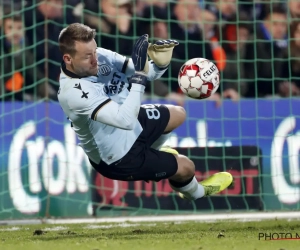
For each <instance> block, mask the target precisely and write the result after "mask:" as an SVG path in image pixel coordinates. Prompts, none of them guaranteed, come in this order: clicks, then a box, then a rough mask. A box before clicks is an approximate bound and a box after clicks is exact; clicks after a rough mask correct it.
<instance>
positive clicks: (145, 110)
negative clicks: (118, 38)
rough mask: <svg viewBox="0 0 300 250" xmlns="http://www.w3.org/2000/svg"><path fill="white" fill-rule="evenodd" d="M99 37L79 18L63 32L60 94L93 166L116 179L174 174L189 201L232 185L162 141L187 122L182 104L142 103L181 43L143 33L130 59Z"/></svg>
mask: <svg viewBox="0 0 300 250" xmlns="http://www.w3.org/2000/svg"><path fill="white" fill-rule="evenodd" d="M94 38H95V31H94V30H93V29H91V28H90V27H88V26H86V25H83V24H79V23H74V24H71V25H69V26H68V27H66V28H64V29H63V30H62V31H61V33H60V35H59V39H58V40H59V47H60V50H61V52H62V59H63V61H62V64H61V75H60V80H59V81H60V88H59V91H58V100H59V103H60V105H61V107H62V109H63V111H64V113H65V114H66V116H67V117H68V119H69V120H70V122H71V126H72V128H73V129H74V131H75V133H76V134H77V136H78V138H79V141H80V146H81V147H82V148H83V150H84V151H85V153H86V154H87V156H88V157H89V160H90V162H91V164H92V166H93V167H94V169H95V170H96V171H97V172H99V173H100V174H102V175H103V176H105V177H107V178H110V179H114V180H122V181H137V180H144V181H160V180H162V179H168V180H169V183H170V185H171V187H172V188H173V190H175V191H176V192H178V193H179V195H180V196H181V197H182V198H186V199H189V200H196V199H198V198H201V197H203V196H209V195H212V194H215V193H218V192H220V191H222V190H224V189H225V188H227V187H228V186H229V185H230V184H231V182H232V176H231V175H230V174H229V173H227V172H220V173H217V174H215V175H212V176H211V177H209V178H208V179H206V180H204V181H202V182H200V183H198V182H197V180H196V178H195V176H194V175H195V166H194V163H193V162H192V161H191V160H189V159H188V158H187V157H186V156H183V155H180V154H178V152H177V151H175V150H173V149H168V148H167V149H163V148H161V147H162V145H163V144H164V143H165V142H166V140H167V139H168V137H169V134H170V132H171V131H172V130H174V129H175V128H177V127H178V126H180V125H181V124H182V123H183V122H184V120H185V117H186V114H185V110H184V109H183V108H182V107H179V106H172V105H152V104H151V105H141V100H142V95H143V93H144V89H145V85H146V82H147V80H150V81H151V80H155V79H157V78H159V77H161V76H162V74H163V73H164V72H165V71H166V70H167V68H168V65H169V63H170V60H171V57H172V52H173V49H174V47H175V46H177V45H178V42H177V41H175V40H160V41H157V42H156V43H154V44H150V43H149V42H148V35H143V36H141V37H140V38H139V39H138V40H137V41H136V43H135V45H134V48H133V52H132V56H131V58H129V59H128V58H125V57H124V56H121V55H119V54H118V53H115V52H112V51H110V50H106V49H104V48H99V47H97V44H96V42H95V39H94ZM148 56H149V57H150V59H151V60H150V61H148ZM128 78H129V80H127V79H128ZM129 89H130V90H129Z"/></svg>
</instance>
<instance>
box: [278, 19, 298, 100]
mask: <svg viewBox="0 0 300 250" xmlns="http://www.w3.org/2000/svg"><path fill="white" fill-rule="evenodd" d="M290 35H291V39H290V49H289V50H288V51H287V57H288V58H289V60H288V62H286V63H285V65H284V67H283V69H282V70H283V77H284V78H285V79H286V81H284V82H282V83H281V84H280V85H279V93H280V95H281V96H283V97H288V96H299V95H300V21H296V22H293V23H292V24H291V26H290Z"/></svg>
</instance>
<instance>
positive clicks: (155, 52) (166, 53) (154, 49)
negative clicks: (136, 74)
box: [148, 40, 179, 68]
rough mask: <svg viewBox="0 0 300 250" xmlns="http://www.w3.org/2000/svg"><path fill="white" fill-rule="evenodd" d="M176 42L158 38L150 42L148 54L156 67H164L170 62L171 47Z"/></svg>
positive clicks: (175, 44) (172, 47)
mask: <svg viewBox="0 0 300 250" xmlns="http://www.w3.org/2000/svg"><path fill="white" fill-rule="evenodd" d="M178 44H179V43H178V42H177V41H176V40H159V41H157V42H155V43H154V44H150V46H149V48H148V55H149V57H150V58H151V59H152V61H153V62H154V63H155V65H156V66H157V67H159V68H165V67H167V66H168V65H169V64H170V62H171V58H172V53H173V49H174V47H175V46H177V45H178Z"/></svg>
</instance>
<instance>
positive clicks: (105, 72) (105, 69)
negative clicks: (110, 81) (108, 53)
mask: <svg viewBox="0 0 300 250" xmlns="http://www.w3.org/2000/svg"><path fill="white" fill-rule="evenodd" d="M99 73H100V74H101V75H103V76H108V75H109V74H110V73H111V68H110V67H109V66H108V65H106V64H101V65H100V66H99Z"/></svg>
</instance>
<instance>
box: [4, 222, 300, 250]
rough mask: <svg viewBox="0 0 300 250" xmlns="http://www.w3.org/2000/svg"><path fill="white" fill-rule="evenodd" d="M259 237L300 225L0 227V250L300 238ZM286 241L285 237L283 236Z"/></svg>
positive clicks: (183, 249)
mask: <svg viewBox="0 0 300 250" xmlns="http://www.w3.org/2000/svg"><path fill="white" fill-rule="evenodd" d="M259 233H261V235H262V233H265V234H267V235H268V234H270V233H272V234H273V238H276V233H284V235H287V234H289V233H290V234H291V235H292V237H293V238H294V237H295V236H296V235H297V234H298V235H300V222H299V221H285V220H272V221H261V222H228V221H227V222H225V221H222V222H214V223H211V222H210V223H205V222H183V223H176V222H175V223H174V222H173V223H171V222H166V223H162V222H159V223H157V222H151V223H150V222H149V223H139V224H137V223H121V224H112V223H110V224H107V223H106V224H65V225H57V224H55V225H53V224H51V225H49V224H42V225H28V226H27V225H22V226H17V225H16V226H0V249H1V250H48V249H53V250H104V249H107V250H112V249H118V250H140V249H145V250H218V249H220V250H221V249H222V250H235V249H236V250H296V249H300V239H299V240H297V239H294V240H265V239H264V238H263V237H262V238H261V239H260V240H259ZM284 237H285V236H284Z"/></svg>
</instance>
